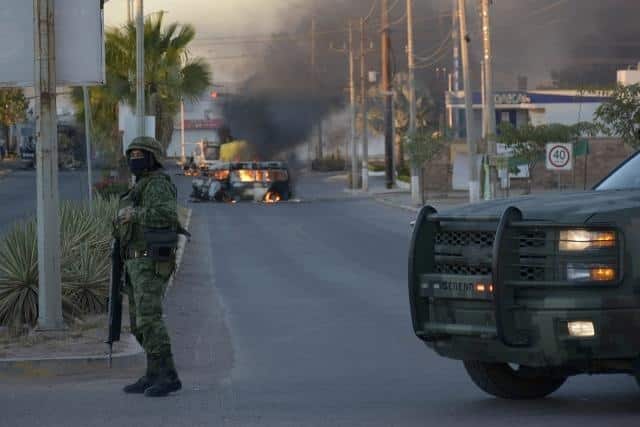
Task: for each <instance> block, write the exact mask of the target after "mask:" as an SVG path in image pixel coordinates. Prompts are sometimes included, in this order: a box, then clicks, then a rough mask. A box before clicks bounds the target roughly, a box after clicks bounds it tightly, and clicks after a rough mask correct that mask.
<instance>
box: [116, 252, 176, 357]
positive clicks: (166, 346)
mask: <svg viewBox="0 0 640 427" xmlns="http://www.w3.org/2000/svg"><path fill="white" fill-rule="evenodd" d="M125 268H126V270H127V278H128V280H127V286H126V292H127V296H128V297H129V316H130V319H131V332H132V333H133V335H134V336H135V337H136V339H137V340H138V342H139V343H140V345H141V346H142V348H144V350H145V352H146V353H147V355H149V356H154V357H155V356H157V357H167V356H170V355H171V340H170V338H169V333H168V332H167V327H166V326H165V324H164V320H163V319H162V300H163V298H164V293H165V291H166V288H167V282H168V280H169V277H170V273H159V272H158V271H157V270H158V269H157V268H156V262H155V261H153V260H151V259H148V258H139V259H133V260H128V261H126V263H125Z"/></svg>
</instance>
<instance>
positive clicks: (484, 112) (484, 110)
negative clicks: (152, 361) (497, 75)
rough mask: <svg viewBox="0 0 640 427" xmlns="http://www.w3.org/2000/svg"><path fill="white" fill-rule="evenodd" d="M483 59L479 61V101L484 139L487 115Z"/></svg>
mask: <svg viewBox="0 0 640 427" xmlns="http://www.w3.org/2000/svg"><path fill="white" fill-rule="evenodd" d="M484 71H485V68H484V61H482V60H481V61H480V101H481V103H482V139H486V137H487V135H488V134H489V116H488V115H487V87H486V86H485V82H486V78H485V74H484Z"/></svg>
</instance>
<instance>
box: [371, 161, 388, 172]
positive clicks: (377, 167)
mask: <svg viewBox="0 0 640 427" xmlns="http://www.w3.org/2000/svg"><path fill="white" fill-rule="evenodd" d="M369 170H370V171H371V172H384V171H385V170H386V169H385V166H384V162H375V163H374V162H371V163H369Z"/></svg>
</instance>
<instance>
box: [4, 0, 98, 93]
mask: <svg viewBox="0 0 640 427" xmlns="http://www.w3.org/2000/svg"><path fill="white" fill-rule="evenodd" d="M55 21H56V23H55V27H56V28H55V39H56V58H57V61H56V73H57V81H58V84H59V85H60V86H71V85H74V86H83V85H88V86H91V85H98V84H103V83H104V80H105V77H104V76H105V55H104V24H103V21H104V20H103V11H102V9H101V7H100V2H99V1H87V0H56V1H55ZM35 22H36V21H35V17H34V2H32V1H25V0H0V28H2V34H3V36H4V37H1V38H0V87H14V86H21V87H30V86H34V75H35V40H34V31H35Z"/></svg>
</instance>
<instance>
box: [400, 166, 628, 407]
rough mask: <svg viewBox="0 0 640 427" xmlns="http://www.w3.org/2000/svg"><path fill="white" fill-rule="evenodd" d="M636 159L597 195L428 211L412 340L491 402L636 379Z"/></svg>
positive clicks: (415, 242) (415, 243) (413, 269)
mask: <svg viewBox="0 0 640 427" xmlns="http://www.w3.org/2000/svg"><path fill="white" fill-rule="evenodd" d="M639 223H640V155H638V154H636V155H635V156H633V157H631V158H630V159H629V160H627V161H626V162H625V163H623V164H622V165H621V166H620V167H619V168H617V169H616V170H615V171H613V172H612V173H611V174H610V175H609V176H608V177H607V178H606V179H604V180H603V181H602V182H601V183H600V184H598V185H597V186H596V187H595V188H594V189H593V190H592V191H587V192H578V193H550V194H545V195H539V196H526V197H520V198H515V199H509V200H497V201H491V202H484V203H480V204H475V205H467V206H463V207H458V208H452V209H445V210H443V211H441V212H438V211H437V210H436V209H434V208H433V207H431V206H425V207H424V208H423V209H422V210H421V212H420V214H419V216H418V218H417V221H416V223H415V226H414V229H413V235H412V239H411V249H410V258H409V296H410V305H411V315H412V320H413V329H414V331H415V333H416V335H417V336H418V338H419V339H420V340H422V341H423V342H425V343H426V345H427V346H428V347H430V348H431V349H433V350H434V351H436V352H437V353H438V354H439V355H441V356H445V357H448V358H452V359H458V360H461V361H463V362H464V367H465V368H466V370H467V372H468V374H469V376H470V377H471V379H472V380H473V381H474V382H475V384H477V385H478V387H480V388H481V389H483V390H484V391H485V392H487V393H489V394H491V395H494V396H497V397H501V398H510V399H532V398H541V397H544V396H547V395H549V394H551V393H553V392H554V391H556V390H557V389H558V388H559V387H561V386H562V384H563V383H564V382H565V380H566V379H567V378H568V377H569V376H572V375H578V374H620V373H623V374H631V375H634V376H635V377H636V379H639V378H640V269H639V268H638V265H639V264H638V262H637V259H638V258H639V257H640V228H639V227H638V224H639Z"/></svg>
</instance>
